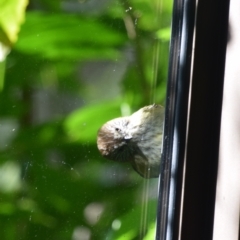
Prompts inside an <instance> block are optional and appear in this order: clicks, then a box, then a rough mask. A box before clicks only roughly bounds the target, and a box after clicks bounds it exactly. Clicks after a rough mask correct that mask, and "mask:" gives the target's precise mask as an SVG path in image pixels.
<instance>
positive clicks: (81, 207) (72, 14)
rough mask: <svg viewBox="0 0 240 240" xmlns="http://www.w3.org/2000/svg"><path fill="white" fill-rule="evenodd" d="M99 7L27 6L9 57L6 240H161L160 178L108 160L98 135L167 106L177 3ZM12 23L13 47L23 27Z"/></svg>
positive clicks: (2, 170) (3, 134)
mask: <svg viewBox="0 0 240 240" xmlns="http://www.w3.org/2000/svg"><path fill="white" fill-rule="evenodd" d="M98 1H99V0H98ZM98 1H97V0H91V1H90V0H89V1H67V0H66V1H62V2H60V1H47V0H32V1H30V4H29V8H28V11H27V13H26V20H25V23H24V24H23V25H22V28H21V32H20V34H19V39H18V41H17V42H16V44H15V45H14V47H13V49H12V51H11V53H10V54H9V56H8V58H7V62H6V67H5V69H3V70H5V78H4V87H3V89H2V92H1V93H0V176H1V177H0V195H1V199H0V224H1V229H0V236H1V239H3V240H12V239H14V240H15V239H22V240H27V239H41V240H42V239H57V240H61V239H64V240H65V239H74V240H79V239H97V240H99V239H118V240H121V239H127V240H131V239H139V238H141V239H145V240H149V239H154V235H155V219H156V206H157V197H156V195H157V181H158V180H157V179H154V180H149V181H146V180H143V179H142V178H141V177H140V176H139V175H137V173H135V172H134V170H133V169H132V167H131V166H130V165H128V164H120V163H117V162H112V161H110V160H105V159H103V158H102V157H101V156H100V154H99V152H98V149H97V146H96V135H97V131H98V129H99V128H100V127H101V125H102V124H103V123H104V122H106V121H108V120H110V119H112V118H115V117H118V116H121V115H127V114H130V113H131V112H133V111H135V110H137V109H138V108H139V107H142V106H143V105H147V104H151V103H153V102H157V103H161V104H164V98H165V85H166V78H167V64H168V48H169V46H168V43H169V37H170V31H169V27H170V21H171V15H170V14H171V3H170V2H169V1H166V0H164V1H162V4H159V1H157V0H154V1H148V0H129V1H125V0H119V1H111V0H108V1H103V2H104V4H103V3H102V4H100V1H99V2H98ZM25 4H26V2H25ZM91 4H93V5H91ZM16 5H17V2H16V1H5V6H6V7H7V8H10V7H11V8H12V7H15V8H19V7H20V6H23V5H21V4H20V5H18V6H16ZM92 6H94V11H93V7H92ZM21 9H23V8H21ZM22 11H23V10H22ZM160 13H161V14H160ZM18 16H20V15H18ZM16 19H17V20H16V22H17V23H18V27H19V24H20V23H21V21H22V19H23V12H22V13H21V17H18V18H17V16H16ZM0 21H2V22H8V15H5V17H4V15H1V17H0ZM6 28H7V30H6V31H5V33H6V34H5V35H6V36H7V39H8V42H10V41H11V43H12V42H14V40H10V39H14V38H15V39H16V35H14V34H16V32H17V31H15V33H14V34H13V32H11V29H10V26H8V25H6ZM7 32H11V34H12V36H11V37H10V35H11V34H10V35H9V36H8V34H7ZM0 41H3V40H2V39H1V35H0ZM0 67H1V66H0ZM2 79H3V78H2ZM146 183H147V184H148V187H147V188H146V187H145V186H146ZM145 191H146V193H145ZM148 192H149V194H147V193H148ZM88 236H89V238H88ZM84 237H85V238H84Z"/></svg>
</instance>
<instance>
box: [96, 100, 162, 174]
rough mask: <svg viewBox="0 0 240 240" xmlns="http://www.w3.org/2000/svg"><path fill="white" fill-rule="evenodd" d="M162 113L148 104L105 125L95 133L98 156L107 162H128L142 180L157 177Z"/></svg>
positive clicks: (156, 107) (158, 106) (160, 108)
mask: <svg viewBox="0 0 240 240" xmlns="http://www.w3.org/2000/svg"><path fill="white" fill-rule="evenodd" d="M164 112H165V110H164V107H162V106H161V105H158V104H152V105H149V106H145V107H143V108H140V109H139V110H138V111H136V112H134V113H133V114H132V115H130V116H126V117H119V118H115V119H113V120H110V121H108V122H106V123H105V124H104V125H103V126H102V127H101V128H100V129H99V130H98V133H97V147H98V150H99V152H100V153H101V155H102V156H103V157H105V158H107V159H110V160H113V161H117V162H129V163H130V164H131V165H132V167H133V169H134V170H135V171H136V172H137V173H138V174H139V175H140V176H142V177H143V178H157V177H159V174H160V160H161V148H162V135H163V123H164Z"/></svg>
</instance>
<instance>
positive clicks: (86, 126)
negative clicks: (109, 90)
mask: <svg viewBox="0 0 240 240" xmlns="http://www.w3.org/2000/svg"><path fill="white" fill-rule="evenodd" d="M120 115H121V111H120V101H119V100H114V101H112V102H107V103H106V102H104V103H100V104H97V105H92V106H86V107H84V108H81V109H79V110H77V111H74V112H73V113H72V114H70V115H69V116H68V117H67V118H66V120H65V123H64V126H65V130H66V133H67V134H68V135H69V137H70V139H72V140H73V141H80V142H95V141H96V136H97V131H98V129H99V128H100V127H101V125H102V124H104V123H105V122H107V121H109V120H111V119H113V118H116V117H119V116H120Z"/></svg>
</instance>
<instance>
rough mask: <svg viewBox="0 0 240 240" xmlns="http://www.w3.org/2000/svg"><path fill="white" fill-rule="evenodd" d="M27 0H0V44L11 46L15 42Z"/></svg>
mask: <svg viewBox="0 0 240 240" xmlns="http://www.w3.org/2000/svg"><path fill="white" fill-rule="evenodd" d="M27 4H28V0H0V9H1V14H0V42H3V43H5V44H6V45H7V46H11V45H12V44H13V43H15V42H16V41H17V37H18V33H19V30H20V25H21V24H22V23H23V21H24V14H25V9H26V6H27Z"/></svg>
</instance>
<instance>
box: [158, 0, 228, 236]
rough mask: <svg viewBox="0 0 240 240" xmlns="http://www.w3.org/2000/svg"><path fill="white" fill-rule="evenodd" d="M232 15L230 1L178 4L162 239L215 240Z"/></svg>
mask: <svg viewBox="0 0 240 240" xmlns="http://www.w3.org/2000/svg"><path fill="white" fill-rule="evenodd" d="M195 9H196V11H195ZM195 13H196V14H195ZM228 15H229V0H214V1H209V0H199V1H198V2H197V3H196V1H194V0H175V1H174V8H173V23H172V39H171V49H170V63H169V79H168V89H167V101H166V116H165V127H164V143H163V154H162V163H161V177H160V178H161V179H160V187H159V207H158V219H157V234H156V239H157V240H165V239H168V240H175V239H176V240H177V239H184V240H188V239H189V240H192V239H194V240H198V239H199V240H200V239H201V240H202V239H204V240H208V239H212V234H213V222H214V208H215V195H216V179H217V168H218V152H219V137H220V123H221V107H222V95H223V82H224V67H225V55H226V45H227V38H228ZM194 27H195V28H194ZM194 29H195V38H194V37H193V36H194ZM193 43H194V52H193V53H192V46H193ZM191 69H192V78H191ZM190 79H191V84H190ZM189 92H191V94H189ZM189 96H191V97H189ZM189 99H190V101H189ZM189 109H190V110H189ZM188 114H189V117H188ZM183 187H184V191H182V189H183ZM182 199H183V200H182Z"/></svg>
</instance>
